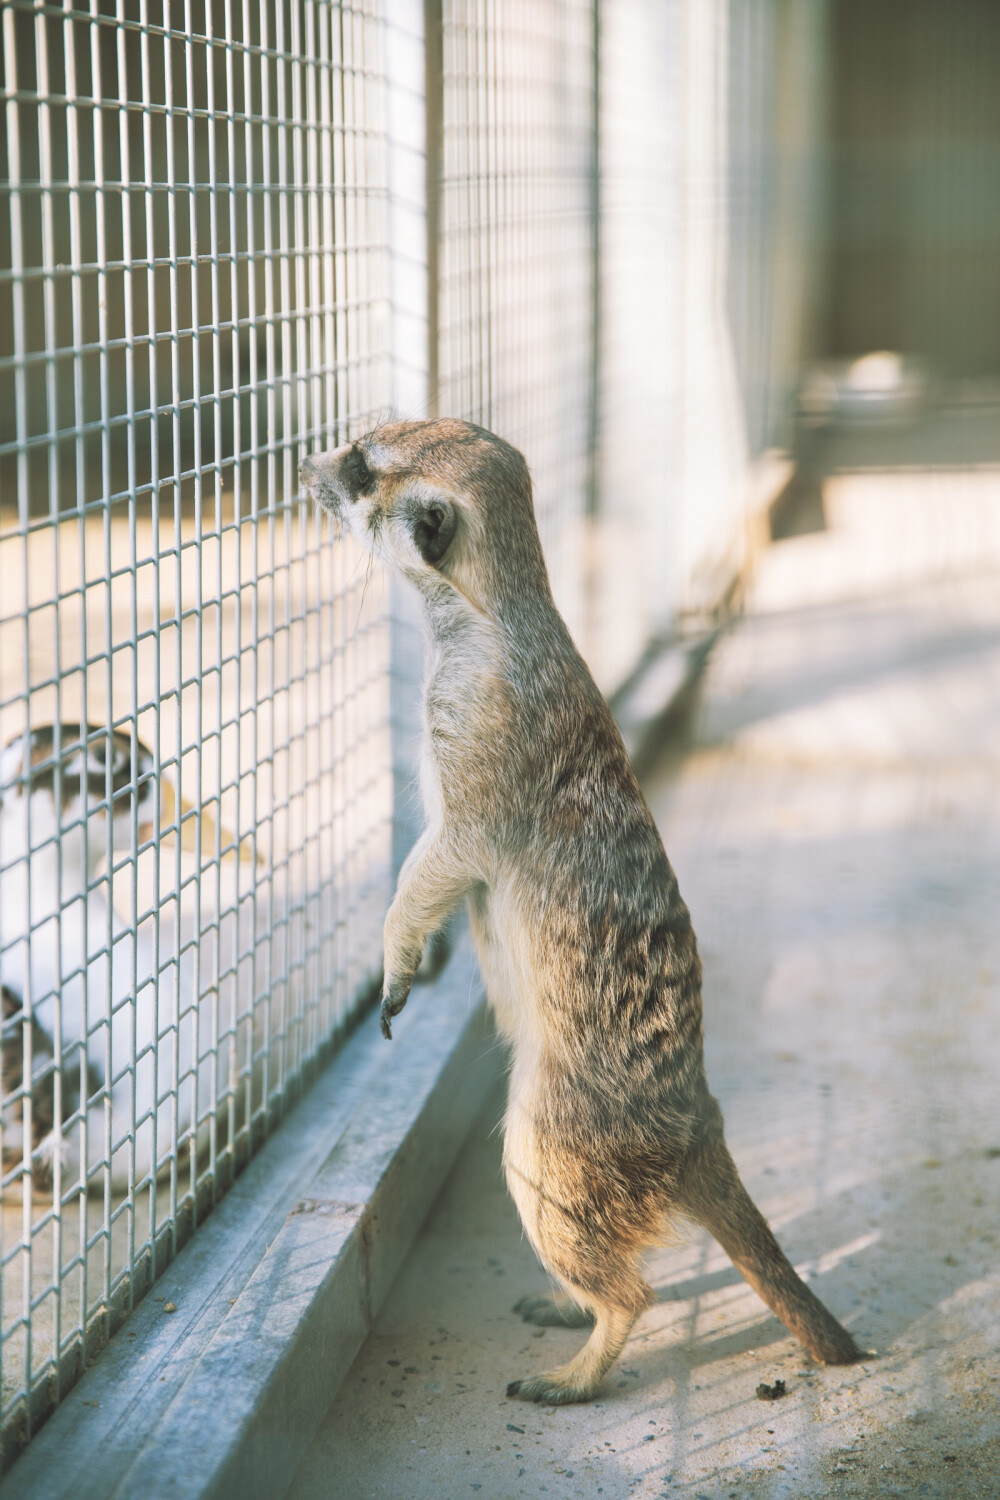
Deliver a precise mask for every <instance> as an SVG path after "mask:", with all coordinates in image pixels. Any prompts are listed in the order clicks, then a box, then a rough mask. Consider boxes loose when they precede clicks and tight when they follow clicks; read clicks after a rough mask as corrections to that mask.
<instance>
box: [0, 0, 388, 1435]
mask: <svg viewBox="0 0 1000 1500" xmlns="http://www.w3.org/2000/svg"><path fill="white" fill-rule="evenodd" d="M380 9H381V7H380V5H379V3H378V0H355V3H351V4H343V5H337V6H334V5H331V4H329V3H327V0H266V3H264V4H258V3H256V0H89V3H88V0H78V3H73V0H65V4H61V5H55V4H52V5H31V4H28V3H26V0H5V3H3V5H2V37H3V68H4V78H3V85H4V100H5V108H4V129H5V141H4V148H3V149H4V153H5V159H6V184H5V186H4V187H3V189H2V193H3V209H2V212H0V236H2V245H0V255H2V260H0V327H2V330H3V346H2V350H0V355H2V357H0V371H2V379H3V399H2V401H0V565H2V570H3V592H2V597H0V741H2V742H4V743H5V742H7V741H12V743H11V745H10V748H9V750H7V751H6V752H5V753H4V760H3V778H2V780H3V787H2V798H3V801H2V804H0V819H2V823H0V833H2V843H0V881H2V890H0V978H2V981H3V985H4V997H3V998H4V1030H3V1070H4V1109H3V1118H2V1132H3V1217H2V1222H3V1242H2V1311H0V1324H2V1346H3V1423H4V1427H5V1433H6V1436H5V1445H6V1451H7V1454H8V1457H9V1456H10V1454H11V1452H12V1451H16V1449H17V1448H18V1447H19V1446H20V1445H21V1443H23V1442H24V1441H25V1440H26V1439H27V1438H28V1437H30V1434H31V1430H32V1427H33V1426H34V1425H36V1424H37V1422H38V1420H39V1419H40V1418H41V1417H42V1416H44V1414H45V1412H46V1411H47V1410H48V1408H49V1407H50V1406H51V1404H52V1403H53V1402H55V1401H58V1399H59V1397H60V1395H61V1394H62V1393H63V1392H64V1391H65V1390H66V1389H67V1388H68V1385H69V1384H71V1383H72V1381H73V1380H74V1379H75V1378H76V1375H77V1373H78V1372H79V1370H80V1369H81V1368H82V1365H83V1361H84V1359H85V1358H86V1357H89V1356H91V1355H92V1354H93V1353H94V1351H95V1348H96V1347H97V1346H98V1345H99V1344H100V1343H101V1342H103V1340H104V1339H105V1338H106V1337H107V1336H108V1335H109V1333H110V1332H111V1331H113V1329H114V1327H115V1326H116V1325H117V1323H118V1322H119V1321H120V1319H121V1317H122V1316H123V1315H124V1314H125V1313H126V1312H127V1311H128V1309H129V1307H130V1306H131V1304H132V1303H133V1302H134V1300H135V1299H136V1298H137V1297H138V1296H140V1295H141V1294H142V1292H143V1291H144V1290H145V1288H146V1287H147V1286H148V1284H149V1282H150V1281H151V1279H152V1278H153V1277H154V1276H155V1275H156V1274H158V1273H159V1271H160V1270H161V1269H162V1268H163V1266H164V1265H165V1264H166V1262H167V1261H168V1260H169V1259H170V1257H171V1256H172V1255H173V1254H174V1253H175V1251H176V1250H177V1248H178V1247H179V1245H180V1243H181V1242H182V1241H183V1240H184V1239H185V1238H186V1236H187V1234H188V1233H189V1232H190V1230H191V1228H192V1226H193V1225H194V1224H195V1223H196V1222H197V1221H198V1219H199V1217H201V1216H202V1215H203V1214H204V1212H205V1211H206V1209H207V1208H208V1207H209V1206H210V1205H211V1203H212V1202H213V1201H214V1199H215V1197H216V1196H217V1194H218V1193H219V1192H220V1191H221V1190H223V1189H224V1187H225V1186H226V1184H227V1183H228V1181H229V1180H230V1179H231V1177H232V1175H233V1173H234V1172H235V1171H237V1170H238V1169H239V1167H240V1166H241V1165H242V1163H243V1162H244V1161H245V1160H246V1158H247V1156H248V1154H249V1152H250V1151H251V1150H252V1149H253V1148H254V1147H255V1146H256V1144H257V1143H258V1142H259V1141H260V1139H262V1138H263V1136H264V1135H265V1134H266V1132H267V1130H268V1129H269V1128H270V1127H271V1125H272V1124H273V1123H274V1122H275V1121H276V1120H277V1118H278V1117H279V1116H280V1115H281V1113H282V1112H283V1111H284V1109H285V1108H286V1106H287V1104H288V1102H289V1100H290V1099H291V1098H292V1097H293V1096H294V1095H295V1093H296V1092H297V1090H298V1089H299V1088H300V1086H301V1084H302V1081H303V1079H304V1076H305V1075H306V1074H307V1073H308V1072H309V1070H310V1067H311V1066H312V1065H313V1064H314V1063H315V1060H316V1059H317V1058H318V1057H319V1056H320V1055H321V1053H322V1052H323V1050H324V1048H326V1047H327V1045H328V1044H329V1043H330V1041H331V1038H332V1037H333V1035H334V1034H335V1032H336V1030H337V1028H338V1026H339V1025H340V1023H341V1022H342V1020H343V1018H344V1017H345V1016H346V1015H347V1013H348V1012H349V1010H350V1008H351V1007H352V1005H354V1004H355V1003H356V1001H357V999H358V997H359V995H360V994H361V993H362V992H363V991H364V989H365V986H366V985H367V984H369V983H370V982H371V980H372V978H373V976H374V973H375V971H376V969H377V967H378V963H379V950H380V943H379V934H380V928H381V920H382V916H383V913H384V909H385V905H386V902H387V895H388V881H389V878H390V862H391V850H390V817H391V799H392V781H391V765H390V756H391V750H390V728H389V691H388V682H389V674H388V645H389V632H388V625H387V621H386V617H385V611H384V609H383V608H382V600H383V598H384V591H383V590H382V589H381V587H380V585H379V583H378V581H377V580H376V582H375V585H374V586H368V584H369V583H370V579H369V577H368V574H367V571H366V569H365V567H364V564H363V563H362V561H361V560H360V558H359V557H358V556H357V555H356V554H355V553H354V552H352V551H351V550H350V547H349V545H348V544H347V543H346V542H339V541H335V540H334V538H333V537H332V535H331V534H329V532H328V531H327V530H325V529H324V527H323V526H322V524H321V522H320V521H319V520H318V519H317V518H316V517H315V516H314V514H313V512H312V510H311V508H308V509H307V508H306V507H304V506H303V505H301V504H300V503H299V500H298V497H297V482H296V471H297V465H298V460H299V457H300V456H301V453H302V452H305V451H308V450H309V449H311V448H315V447H319V446H323V445H329V444H330V443H331V442H334V441H340V440H342V439H343V437H344V436H345V435H346V433H347V432H348V430H358V429H360V428H363V427H364V426H366V425H368V424H369V423H370V422H371V421H372V420H373V419H374V418H375V417H376V416H377V415H378V414H380V413H381V411H382V409H383V408H384V406H385V404H386V401H387V397H388V393H389V390H390V372H391V360H390V328H389V306H388V284H389V272H388V250H387V245H386V233H385V191H384V184H385V162H384V158H385V129H384V118H385V100H384V94H385V79H384V69H383V61H382V58H383V48H384V34H383V32H384V27H383V21H382V17H381V14H380ZM44 726H55V727H54V728H53V729H51V730H49V731H45V729H44ZM81 726H84V727H83V728H81ZM86 726H90V727H86ZM182 793H183V796H182V795H181V794H182ZM171 830H172V832H173V837H172V838H171V837H170V834H171ZM29 855H30V863H29ZM53 1132H54V1133H53ZM157 1168H159V1169H160V1170H159V1174H158V1175H157Z"/></svg>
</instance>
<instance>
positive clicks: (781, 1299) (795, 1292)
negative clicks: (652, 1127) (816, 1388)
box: [681, 1141, 864, 1365]
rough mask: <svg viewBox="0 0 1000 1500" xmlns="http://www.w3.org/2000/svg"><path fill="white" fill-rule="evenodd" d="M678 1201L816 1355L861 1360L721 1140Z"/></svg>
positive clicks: (832, 1361)
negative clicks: (808, 1283) (800, 1271)
mask: <svg viewBox="0 0 1000 1500" xmlns="http://www.w3.org/2000/svg"><path fill="white" fill-rule="evenodd" d="M681 1201H682V1203H683V1207H684V1209H685V1211H686V1212H687V1213H688V1214H689V1215H690V1216H691V1217H692V1218H693V1219H695V1220H696V1221H697V1222H698V1223H699V1224H701V1225H703V1227H704V1228H705V1229H707V1230H708V1232H709V1234H711V1235H712V1237H713V1238H714V1239H716V1240H718V1242H719V1244H720V1245H721V1246H722V1248H723V1250H725V1252H726V1254H727V1255H728V1256H729V1258H730V1260H731V1261H732V1262H733V1265H734V1266H735V1267H736V1269H737V1270H738V1271H739V1273H740V1275H741V1276H742V1277H743V1278H744V1280H745V1281H747V1282H749V1284H750V1285H751V1286H752V1287H753V1289H754V1291H755V1292H756V1293H757V1295H758V1296H759V1297H760V1298H761V1300H762V1301H763V1302H766V1303H767V1306H768V1307H769V1308H770V1309H771V1311H772V1312H773V1313H775V1314H776V1315H777V1316H778V1317H779V1318H780V1319H781V1321H782V1322H783V1323H784V1325H785V1327H786V1328H788V1329H789V1330H790V1332H791V1333H793V1334H794V1335H795V1337H796V1338H797V1339H798V1340H799V1342H800V1343H801V1344H803V1345H804V1346H805V1347H806V1348H807V1349H808V1350H809V1353H810V1354H812V1355H813V1357H814V1358H815V1359H818V1360H821V1361H822V1362H823V1363H824V1364H827V1365H849V1364H852V1363H853V1362H854V1361H855V1360H858V1359H863V1358H864V1353H863V1351H862V1350H860V1349H859V1348H858V1346H857V1345H856V1344H855V1342H854V1340H853V1338H852V1337H851V1335H850V1334H849V1333H848V1331H847V1329H846V1328H843V1327H842V1326H841V1325H840V1323H838V1322H837V1319H836V1318H835V1317H834V1316H833V1315H832V1313H830V1312H828V1311H827V1309H826V1308H825V1307H824V1306H823V1304H822V1302H820V1300H819V1298H818V1297H816V1296H815V1295H814V1294H813V1293H812V1292H811V1291H810V1290H809V1288H808V1287H807V1286H806V1284H805V1282H804V1281H803V1280H802V1278H801V1277H800V1276H799V1274H798V1272H797V1271H796V1270H795V1268H794V1266H793V1265H792V1264H791V1262H790V1261H789V1259H788V1257H787V1256H786V1255H785V1253H784V1251H783V1250H782V1248H781V1246H780V1245H779V1244H778V1241H777V1240H776V1239H775V1237H774V1235H773V1233H772V1231H771V1227H770V1225H769V1224H768V1222H767V1220H766V1219H765V1218H764V1215H763V1214H762V1213H761V1212H760V1209H759V1208H758V1207H757V1205H756V1204H755V1203H754V1201H753V1199H752V1198H751V1197H750V1194H749V1193H748V1192H747V1190H746V1188H745V1187H744V1186H743V1183H742V1181H741V1180H740V1176H739V1173H738V1172H737V1170H736V1166H735V1164H734V1162H733V1159H732V1157H731V1156H730V1155H729V1151H728V1150H727V1148H726V1145H725V1143H724V1142H722V1141H720V1142H718V1144H715V1145H712V1146H711V1147H708V1148H707V1149H706V1152H705V1154H704V1156H703V1157H702V1159H701V1160H700V1161H699V1162H698V1165H697V1168H696V1171H695V1173H694V1174H692V1176H691V1177H689V1179H688V1182H687V1184H686V1185H685V1190H684V1192H683V1196H682V1200H681Z"/></svg>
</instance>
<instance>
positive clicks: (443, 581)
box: [299, 418, 548, 613]
mask: <svg viewBox="0 0 1000 1500" xmlns="http://www.w3.org/2000/svg"><path fill="white" fill-rule="evenodd" d="M299 480H300V483H301V484H302V485H303V487H304V488H305V489H307V490H308V491H309V492H310V493H311V494H312V496H313V498H314V499H315V500H316V501H318V503H319V504H320V505H321V506H322V507H323V508H324V509H325V510H327V511H329V512H330V513H331V514H332V515H334V516H336V517H337V519H338V520H339V521H340V522H341V524H342V525H343V526H344V527H346V529H347V530H348V531H349V532H350V533H351V534H352V535H353V536H354V537H355V538H356V539H357V540H358V541H359V542H360V543H361V545H362V546H363V547H365V548H367V550H368V551H370V552H373V553H375V554H376V556H378V557H380V558H382V559H383V560H384V561H385V562H386V563H388V564H389V565H390V566H392V567H395V568H397V569H398V570H399V571H400V572H402V573H404V574H406V576H407V577H408V578H410V579H411V580H412V581H413V582H414V583H415V584H416V585H417V587H418V588H420V589H421V590H422V591H423V592H425V593H427V592H432V591H439V590H440V589H441V588H442V587H444V588H451V589H453V590H455V591H456V592H457V593H459V594H461V595H463V596H464V597H465V598H466V599H468V600H469V602H471V603H472V604H474V605H475V606H476V607H477V608H478V609H481V610H483V611H485V612H486V613H493V612H495V611H496V610H497V608H498V607H499V606H500V605H501V604H502V601H503V599H504V598H505V597H509V596H510V595H511V592H512V590H513V591H517V590H521V591H523V590H524V589H525V588H529V589H533V590H535V591H537V590H538V588H539V587H541V588H543V589H544V591H545V593H546V594H548V579H547V576H546V573H545V564H544V562H543V560H542V551H541V545H540V543H539V540H538V528H537V526H536V524H535V514H534V508H533V506H532V500H531V479H530V477H529V474H528V467H527V464H526V463H525V462H524V459H523V458H522V456H521V454H520V453H518V451H517V449H516V448H512V447H511V446H510V444H509V443H505V442H504V441H503V440H502V438H498V437H495V436H494V435H493V434H492V433H491V432H487V431H486V430H485V429H484V428H482V427H474V426H473V425H472V424H471V423H468V422H460V421H456V420H453V419H450V418H447V419H443V420H440V421H435V422H395V423H392V424H391V425H388V426H384V427H378V428H376V429H375V430H374V431H373V432H371V433H368V434H366V435H365V436H364V437H361V438H357V439H356V440H355V441H354V442H353V443H347V444H345V446H344V447H342V448H337V449H335V450H334V451H333V452H331V453H314V454H312V455H311V456H310V457H309V458H307V459H305V460H304V462H303V463H302V464H301V466H300V468H299Z"/></svg>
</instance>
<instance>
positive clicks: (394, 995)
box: [379, 979, 412, 1042]
mask: <svg viewBox="0 0 1000 1500" xmlns="http://www.w3.org/2000/svg"><path fill="white" fill-rule="evenodd" d="M411 983H412V980H410V979H391V980H387V981H386V983H385V986H384V988H383V990H382V1007H381V1010H380V1011H379V1021H380V1023H381V1026H382V1035H383V1036H384V1037H385V1039H386V1041H387V1042H391V1041H392V1018H393V1016H398V1015H399V1013H400V1011H401V1010H402V1009H403V1006H404V1005H405V1004H406V1002H407V1000H408V999H409V996H410V985H411Z"/></svg>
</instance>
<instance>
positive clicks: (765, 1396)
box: [757, 1380, 785, 1401]
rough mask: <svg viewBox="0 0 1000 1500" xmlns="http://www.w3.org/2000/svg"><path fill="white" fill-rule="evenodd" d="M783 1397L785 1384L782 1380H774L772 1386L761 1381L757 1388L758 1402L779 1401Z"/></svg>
mask: <svg viewBox="0 0 1000 1500" xmlns="http://www.w3.org/2000/svg"><path fill="white" fill-rule="evenodd" d="M784 1395H785V1382H784V1381H783V1380H776V1381H775V1382H774V1384H773V1385H768V1384H767V1382H766V1381H765V1380H762V1381H761V1383H760V1385H759V1386H758V1387H757V1400H758V1401H780V1400H781V1398H782V1396H784Z"/></svg>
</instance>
